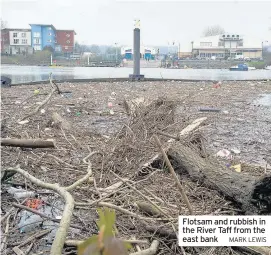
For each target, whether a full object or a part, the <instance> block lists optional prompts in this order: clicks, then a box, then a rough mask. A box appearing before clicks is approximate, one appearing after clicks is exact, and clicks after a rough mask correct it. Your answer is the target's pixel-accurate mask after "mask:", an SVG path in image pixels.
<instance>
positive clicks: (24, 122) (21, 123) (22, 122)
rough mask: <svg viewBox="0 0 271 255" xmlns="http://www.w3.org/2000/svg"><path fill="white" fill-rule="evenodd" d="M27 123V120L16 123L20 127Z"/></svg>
mask: <svg viewBox="0 0 271 255" xmlns="http://www.w3.org/2000/svg"><path fill="white" fill-rule="evenodd" d="M28 122H29V120H22V121H19V122H18V123H19V124H20V125H23V124H26V123H28Z"/></svg>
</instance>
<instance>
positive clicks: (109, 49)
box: [106, 47, 121, 55]
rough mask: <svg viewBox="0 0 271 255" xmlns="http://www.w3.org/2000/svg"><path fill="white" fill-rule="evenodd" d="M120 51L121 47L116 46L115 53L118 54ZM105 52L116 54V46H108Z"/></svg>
mask: <svg viewBox="0 0 271 255" xmlns="http://www.w3.org/2000/svg"><path fill="white" fill-rule="evenodd" d="M120 53H121V48H120V47H117V54H118V55H120ZM106 54H107V55H111V54H116V47H109V48H108V49H107V50H106Z"/></svg>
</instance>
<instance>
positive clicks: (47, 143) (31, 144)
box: [1, 138, 55, 148]
mask: <svg viewBox="0 0 271 255" xmlns="http://www.w3.org/2000/svg"><path fill="white" fill-rule="evenodd" d="M1 145H2V146H11V147H25V148H54V147H55V142H54V140H40V139H10V138H3V139H1Z"/></svg>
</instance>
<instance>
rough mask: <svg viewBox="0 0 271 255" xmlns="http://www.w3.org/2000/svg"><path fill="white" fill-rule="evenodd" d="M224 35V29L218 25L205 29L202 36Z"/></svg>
mask: <svg viewBox="0 0 271 255" xmlns="http://www.w3.org/2000/svg"><path fill="white" fill-rule="evenodd" d="M224 33H225V29H224V28H223V27H221V26H219V25H215V26H210V27H207V28H205V30H204V31H203V36H213V35H221V34H224Z"/></svg>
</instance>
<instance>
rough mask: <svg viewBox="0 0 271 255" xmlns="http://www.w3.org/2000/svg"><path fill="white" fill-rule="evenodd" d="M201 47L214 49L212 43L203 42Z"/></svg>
mask: <svg viewBox="0 0 271 255" xmlns="http://www.w3.org/2000/svg"><path fill="white" fill-rule="evenodd" d="M200 46H206V47H212V43H211V42H201V43H200Z"/></svg>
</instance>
